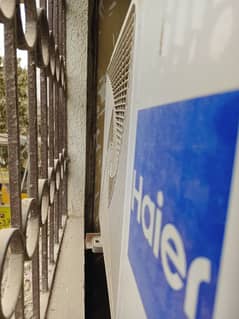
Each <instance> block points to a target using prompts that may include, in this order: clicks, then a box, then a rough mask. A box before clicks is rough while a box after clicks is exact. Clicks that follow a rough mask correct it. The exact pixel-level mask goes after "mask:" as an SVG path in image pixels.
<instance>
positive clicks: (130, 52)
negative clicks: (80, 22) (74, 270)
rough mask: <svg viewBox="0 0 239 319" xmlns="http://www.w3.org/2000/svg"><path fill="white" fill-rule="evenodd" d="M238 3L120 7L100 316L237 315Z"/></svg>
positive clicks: (153, 2)
mask: <svg viewBox="0 0 239 319" xmlns="http://www.w3.org/2000/svg"><path fill="white" fill-rule="evenodd" d="M238 32H239V3H238V1H237V0H228V1H223V0H214V1H207V0H202V1H198V0H181V1H177V0H170V1H169V0H167V1H166V0H160V1H158V0H150V1H149V0H140V1H132V4H131V6H130V9H129V12H128V14H127V16H126V18H125V22H124V24H123V27H122V30H121V33H120V36H119V38H118V41H117V43H116V46H115V49H114V52H113V55H112V58H111V60H110V63H109V67H108V70H107V79H106V109H105V132H104V154H103V167H102V170H103V171H102V174H103V178H102V186H101V198H100V225H101V234H102V241H103V250H104V256H105V263H106V273H107V283H108V289H109V297H110V306H111V313H112V318H117V319H132V318H133V319H134V318H139V319H143V318H148V319H159V318H163V319H185V318H187V319H211V318H213V319H225V318H227V319H236V318H238V313H239V302H238V297H237V296H238V287H239V249H238V243H239V231H238V225H239V196H238V188H239V159H238V119H239V106H238V105H239V90H238V88H239V77H238V72H237V68H238V56H239V44H238Z"/></svg>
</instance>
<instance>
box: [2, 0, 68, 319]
mask: <svg viewBox="0 0 239 319" xmlns="http://www.w3.org/2000/svg"><path fill="white" fill-rule="evenodd" d="M65 9H66V8H65V2H64V0H40V7H37V6H36V3H35V0H15V1H14V0H0V23H1V24H3V25H4V49H5V58H4V69H5V85H6V105H7V131H8V167H9V185H10V208H11V228H8V229H2V230H0V285H1V287H0V299H1V300H0V318H11V317H12V316H14V315H15V318H17V319H18V318H25V317H26V316H25V315H26V296H25V297H24V294H25V292H26V287H25V286H26V281H24V280H23V277H24V271H23V270H24V263H25V264H26V262H28V264H29V263H30V267H29V269H30V271H31V277H32V280H31V296H30V304H31V305H32V310H31V311H32V313H31V315H30V317H31V318H40V316H41V317H43V316H44V313H42V314H40V304H41V305H43V304H44V300H47V299H48V298H47V296H49V294H48V291H49V289H50V288H51V284H52V278H53V273H54V270H55V262H56V256H57V254H58V251H59V242H60V237H61V236H60V235H61V234H62V232H63V230H62V229H63V228H64V221H65V219H66V218H65V216H66V210H67V124H66V122H67V101H66V66H65V60H66V59H65V56H66V46H65V40H66V28H65V26H66V20H65ZM22 11H23V12H24V14H21V12H22ZM23 17H24V18H23ZM17 49H21V50H25V51H26V52H27V55H28V68H27V69H28V70H27V71H28V113H29V147H28V156H29V169H28V177H29V191H28V198H25V199H21V172H20V134H19V108H18V90H17V87H18V83H17V81H18V76H17ZM38 69H39V70H40V71H39V72H40V83H38V81H37V72H38V71H37V70H38ZM38 96H39V102H40V121H39V123H38V118H39V117H38V106H37V104H38V98H37V97H38ZM39 128H40V129H39ZM38 129H39V130H38ZM38 131H39V132H40V133H38ZM49 269H50V270H51V276H48V275H49ZM23 282H24V284H23ZM28 302H29V301H28ZM45 304H46V305H45V308H44V309H43V308H42V307H41V310H42V311H43V312H44V311H45V310H46V307H47V301H46V302H45Z"/></svg>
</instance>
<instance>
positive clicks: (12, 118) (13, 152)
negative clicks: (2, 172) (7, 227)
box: [4, 20, 24, 318]
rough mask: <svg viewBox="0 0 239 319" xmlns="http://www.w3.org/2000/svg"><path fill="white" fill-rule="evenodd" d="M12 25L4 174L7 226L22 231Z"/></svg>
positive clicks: (10, 30) (20, 310)
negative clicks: (6, 177)
mask: <svg viewBox="0 0 239 319" xmlns="http://www.w3.org/2000/svg"><path fill="white" fill-rule="evenodd" d="M14 25H15V21H14V20H12V21H10V22H8V23H6V24H5V26H4V46H5V62H4V68H5V82H6V105H7V127H8V170H9V186H10V187H9V188H10V207H11V226H12V227H14V228H19V229H20V230H22V211H21V175H20V174H21V173H20V133H19V117H18V94H17V53H16V33H15V26H14ZM15 315H16V318H24V290H23V287H22V289H21V292H20V295H19V299H18V303H17V305H16V309H15Z"/></svg>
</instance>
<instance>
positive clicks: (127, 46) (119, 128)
mask: <svg viewBox="0 0 239 319" xmlns="http://www.w3.org/2000/svg"><path fill="white" fill-rule="evenodd" d="M134 30H135V8H134V6H133V7H132V9H131V12H130V14H129V16H128V18H127V20H126V23H125V25H124V28H123V31H122V33H121V35H120V37H119V40H118V42H117V44H116V48H115V50H114V53H113V55H112V58H111V61H110V64H109V67H108V71H107V73H108V75H109V80H110V84H111V88H112V92H113V98H114V108H113V113H112V118H111V125H110V136H109V143H108V147H109V148H110V153H111V156H110V166H109V203H110V202H111V198H112V195H113V191H114V185H115V181H116V176H117V171H118V165H119V156H120V152H121V146H122V140H123V133H124V128H125V116H126V111H127V106H128V97H129V96H128V90H129V80H130V68H131V62H132V52H133V50H132V49H133V44H134V34H135V32H134Z"/></svg>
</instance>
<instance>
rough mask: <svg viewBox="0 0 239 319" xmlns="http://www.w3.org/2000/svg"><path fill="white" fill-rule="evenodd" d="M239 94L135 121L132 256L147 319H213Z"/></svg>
mask: <svg viewBox="0 0 239 319" xmlns="http://www.w3.org/2000/svg"><path fill="white" fill-rule="evenodd" d="M238 102H239V93H238V92H233V93H227V94H220V95H215V96H209V97H204V98H199V99H194V100H189V101H184V102H180V103H174V104H170V105H165V106H160V107H154V108H150V109H145V110H142V111H140V112H139V113H138V124H137V140H136V151H135V164H134V174H133V186H132V202H131V220H130V236H129V248H128V255H129V260H130V263H131V266H132V269H133V273H134V276H135V280H136V283H137V286H138V289H139V292H140V295H141V299H142V302H143V305H144V308H145V312H146V314H147V317H148V318H149V319H160V318H163V319H183V318H184V319H211V318H212V317H213V310H214V302H215V296H216V289H217V282H218V273H219V269H220V258H221V252H222V244H223V237H224V229H225V224H226V216H227V209H228V201H229V196H230V186H231V178H232V173H233V161H234V155H235V146H236V141H237V130H238V118H239V110H238V109H239V108H238Z"/></svg>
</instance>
